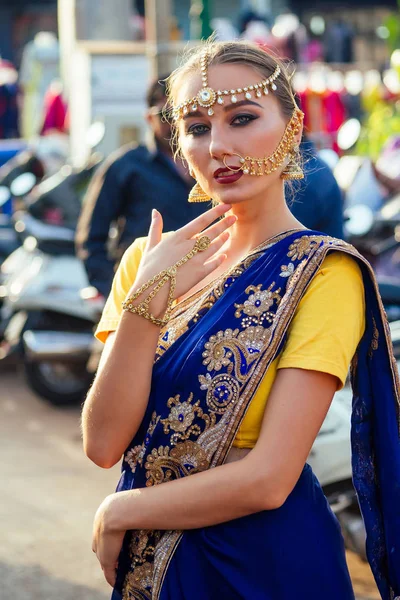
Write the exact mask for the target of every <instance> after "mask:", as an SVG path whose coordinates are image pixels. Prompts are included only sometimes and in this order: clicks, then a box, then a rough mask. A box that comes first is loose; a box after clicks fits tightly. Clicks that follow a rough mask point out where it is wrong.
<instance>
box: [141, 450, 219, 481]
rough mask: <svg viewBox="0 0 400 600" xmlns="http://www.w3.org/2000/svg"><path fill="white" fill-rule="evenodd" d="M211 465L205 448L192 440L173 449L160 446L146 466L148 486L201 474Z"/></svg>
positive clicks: (153, 451) (152, 453) (148, 459)
mask: <svg viewBox="0 0 400 600" xmlns="http://www.w3.org/2000/svg"><path fill="white" fill-rule="evenodd" d="M209 465H210V461H209V460H208V458H207V455H206V453H205V451H204V450H203V448H201V447H200V445H199V444H197V443H196V442H192V441H191V440H186V441H185V442H182V443H180V444H176V446H174V447H173V448H172V449H171V448H170V447H169V446H160V447H159V448H154V449H153V450H152V452H151V454H149V456H148V457H147V461H146V463H145V465H144V467H145V469H146V478H147V481H146V486H148V487H150V486H152V485H158V484H160V483H164V482H165V481H170V480H171V479H180V478H181V477H186V476H187V475H191V474H192V473H199V472H200V471H204V470H205V469H208V467H209Z"/></svg>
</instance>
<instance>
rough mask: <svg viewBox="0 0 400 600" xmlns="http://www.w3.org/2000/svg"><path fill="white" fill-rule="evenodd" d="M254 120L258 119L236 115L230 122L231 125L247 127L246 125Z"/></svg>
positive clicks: (251, 116)
mask: <svg viewBox="0 0 400 600" xmlns="http://www.w3.org/2000/svg"><path fill="white" fill-rule="evenodd" d="M254 119H258V117H255V116H254V115H237V116H236V117H235V118H234V119H233V120H232V123H231V125H239V126H240V125H247V123H250V122H251V121H254Z"/></svg>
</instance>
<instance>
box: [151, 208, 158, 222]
mask: <svg viewBox="0 0 400 600" xmlns="http://www.w3.org/2000/svg"><path fill="white" fill-rule="evenodd" d="M156 216H157V211H156V209H155V208H153V210H152V211H151V218H152V219H155V218H156Z"/></svg>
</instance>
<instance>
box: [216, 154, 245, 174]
mask: <svg viewBox="0 0 400 600" xmlns="http://www.w3.org/2000/svg"><path fill="white" fill-rule="evenodd" d="M227 156H238V157H239V158H240V162H241V166H240V167H239V168H238V169H232V168H231V167H228V165H227V164H226V157H227ZM222 162H223V163H224V165H225V167H226V168H227V169H228V171H232V172H233V173H239V171H241V170H242V169H243V167H244V164H245V162H246V161H245V159H244V158H243V156H241V155H240V154H238V153H237V152H232V154H224V156H223V157H222Z"/></svg>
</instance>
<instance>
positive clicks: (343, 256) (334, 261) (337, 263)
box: [319, 249, 362, 279]
mask: <svg viewBox="0 0 400 600" xmlns="http://www.w3.org/2000/svg"><path fill="white" fill-rule="evenodd" d="M319 273H320V274H321V275H324V276H325V277H326V276H328V277H334V276H336V277H344V278H347V277H355V278H356V279H362V271H361V266H360V262H359V261H358V259H357V258H356V255H354V256H353V255H351V254H348V253H347V252H344V251H340V250H338V249H335V250H334V251H331V252H328V254H327V255H326V256H325V258H324V260H323V262H322V265H321V267H320V269H319Z"/></svg>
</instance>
